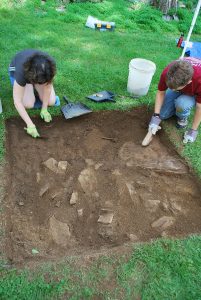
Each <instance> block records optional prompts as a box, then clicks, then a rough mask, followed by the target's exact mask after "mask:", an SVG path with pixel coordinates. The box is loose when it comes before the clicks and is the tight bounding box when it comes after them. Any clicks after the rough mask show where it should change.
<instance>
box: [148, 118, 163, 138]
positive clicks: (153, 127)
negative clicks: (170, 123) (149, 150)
mask: <svg viewBox="0 0 201 300" xmlns="http://www.w3.org/2000/svg"><path fill="white" fill-rule="evenodd" d="M160 122H161V118H160V116H159V115H153V116H152V118H151V121H150V123H149V130H150V131H151V133H152V134H154V135H155V134H156V132H157V131H158V130H160V129H161V127H160V126H159V124H160Z"/></svg>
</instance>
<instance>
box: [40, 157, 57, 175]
mask: <svg viewBox="0 0 201 300" xmlns="http://www.w3.org/2000/svg"><path fill="white" fill-rule="evenodd" d="M43 164H44V165H45V166H46V168H48V169H49V170H51V171H52V172H54V173H57V171H58V162H57V161H56V159H54V158H53V157H51V158H49V159H48V160H46V161H44V162H43Z"/></svg>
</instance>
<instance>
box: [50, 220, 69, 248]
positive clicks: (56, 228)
mask: <svg viewBox="0 0 201 300" xmlns="http://www.w3.org/2000/svg"><path fill="white" fill-rule="evenodd" d="M49 226H50V227H49V230H50V233H51V236H52V239H53V241H54V242H55V243H56V244H57V245H59V246H62V247H65V246H67V245H68V244H69V241H70V237H71V234H70V229H69V226H68V225H67V224H66V223H63V222H60V221H58V220H57V219H56V218H55V217H54V216H52V217H51V218H50V219H49Z"/></svg>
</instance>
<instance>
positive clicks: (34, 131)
mask: <svg viewBox="0 0 201 300" xmlns="http://www.w3.org/2000/svg"><path fill="white" fill-rule="evenodd" d="M24 129H25V130H26V132H27V134H29V135H31V136H32V137H33V138H37V137H39V136H40V134H39V133H38V131H37V129H36V126H35V125H33V126H28V127H26V128H24Z"/></svg>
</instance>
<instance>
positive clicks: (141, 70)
mask: <svg viewBox="0 0 201 300" xmlns="http://www.w3.org/2000/svg"><path fill="white" fill-rule="evenodd" d="M155 71H156V65H155V63H153V62H152V61H150V60H147V59H142V58H134V59H132V60H131V61H130V63H129V75H128V85H127V91H128V92H129V93H130V94H131V95H132V96H136V97H139V96H145V95H146V94H147V93H148V90H149V86H150V84H151V80H152V77H153V75H154V73H155Z"/></svg>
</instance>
